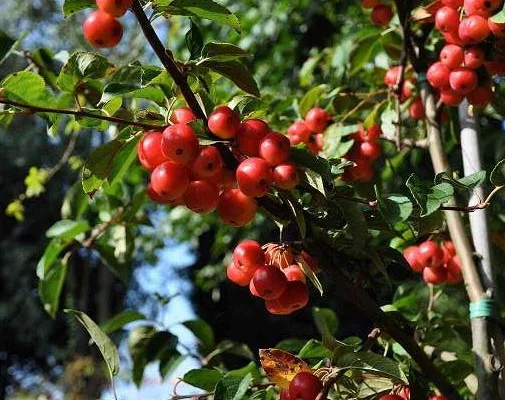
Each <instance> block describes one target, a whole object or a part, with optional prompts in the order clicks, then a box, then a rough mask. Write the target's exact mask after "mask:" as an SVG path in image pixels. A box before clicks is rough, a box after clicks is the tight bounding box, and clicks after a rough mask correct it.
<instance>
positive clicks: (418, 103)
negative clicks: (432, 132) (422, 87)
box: [409, 97, 426, 121]
mask: <svg viewBox="0 0 505 400" xmlns="http://www.w3.org/2000/svg"><path fill="white" fill-rule="evenodd" d="M409 115H410V118H412V119H413V120H416V121H418V120H422V119H424V118H425V117H426V112H425V111H424V104H423V101H422V99H421V98H420V97H418V98H417V99H415V100H414V101H413V102H412V104H410V106H409Z"/></svg>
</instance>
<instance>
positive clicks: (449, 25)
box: [435, 6, 459, 32]
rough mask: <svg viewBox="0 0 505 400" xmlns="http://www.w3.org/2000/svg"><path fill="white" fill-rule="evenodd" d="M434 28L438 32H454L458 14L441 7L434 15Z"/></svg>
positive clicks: (457, 23)
mask: <svg viewBox="0 0 505 400" xmlns="http://www.w3.org/2000/svg"><path fill="white" fill-rule="evenodd" d="M435 26H436V27H437V29H438V30H439V31H440V32H455V31H457V30H458V26H459V14H458V12H457V11H456V10H455V9H453V8H450V7H445V6H444V7H442V8H440V9H439V10H438V11H437V13H436V14H435Z"/></svg>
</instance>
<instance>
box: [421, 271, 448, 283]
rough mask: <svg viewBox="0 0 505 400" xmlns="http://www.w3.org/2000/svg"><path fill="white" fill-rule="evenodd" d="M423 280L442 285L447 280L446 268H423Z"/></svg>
mask: <svg viewBox="0 0 505 400" xmlns="http://www.w3.org/2000/svg"><path fill="white" fill-rule="evenodd" d="M423 280H424V281H425V282H426V283H431V284H432V285H440V284H441V283H444V282H445V281H446V280H447V271H446V270H445V268H425V269H424V270H423Z"/></svg>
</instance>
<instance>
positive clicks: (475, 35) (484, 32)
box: [458, 15, 491, 44]
mask: <svg viewBox="0 0 505 400" xmlns="http://www.w3.org/2000/svg"><path fill="white" fill-rule="evenodd" d="M490 33H491V31H490V29H489V25H488V22H487V19H486V18H483V17H481V16H479V15H472V16H470V17H468V18H465V19H464V20H462V21H461V23H460V24H459V29H458V34H459V37H460V38H461V40H462V41H463V43H465V44H476V43H481V42H483V41H484V40H485V39H486V38H487V37H488V36H489V34H490Z"/></svg>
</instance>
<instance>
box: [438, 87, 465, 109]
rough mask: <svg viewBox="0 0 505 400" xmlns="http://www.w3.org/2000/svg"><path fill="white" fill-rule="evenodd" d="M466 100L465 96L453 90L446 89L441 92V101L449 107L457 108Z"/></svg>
mask: <svg viewBox="0 0 505 400" xmlns="http://www.w3.org/2000/svg"><path fill="white" fill-rule="evenodd" d="M464 99H465V96H464V95H462V94H460V93H458V92H456V91H455V90H453V89H451V88H445V89H442V90H441V91H440V101H442V103H444V104H445V105H447V106H451V107H457V106H459V105H460V104H461V102H462V101H463V100H464Z"/></svg>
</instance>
